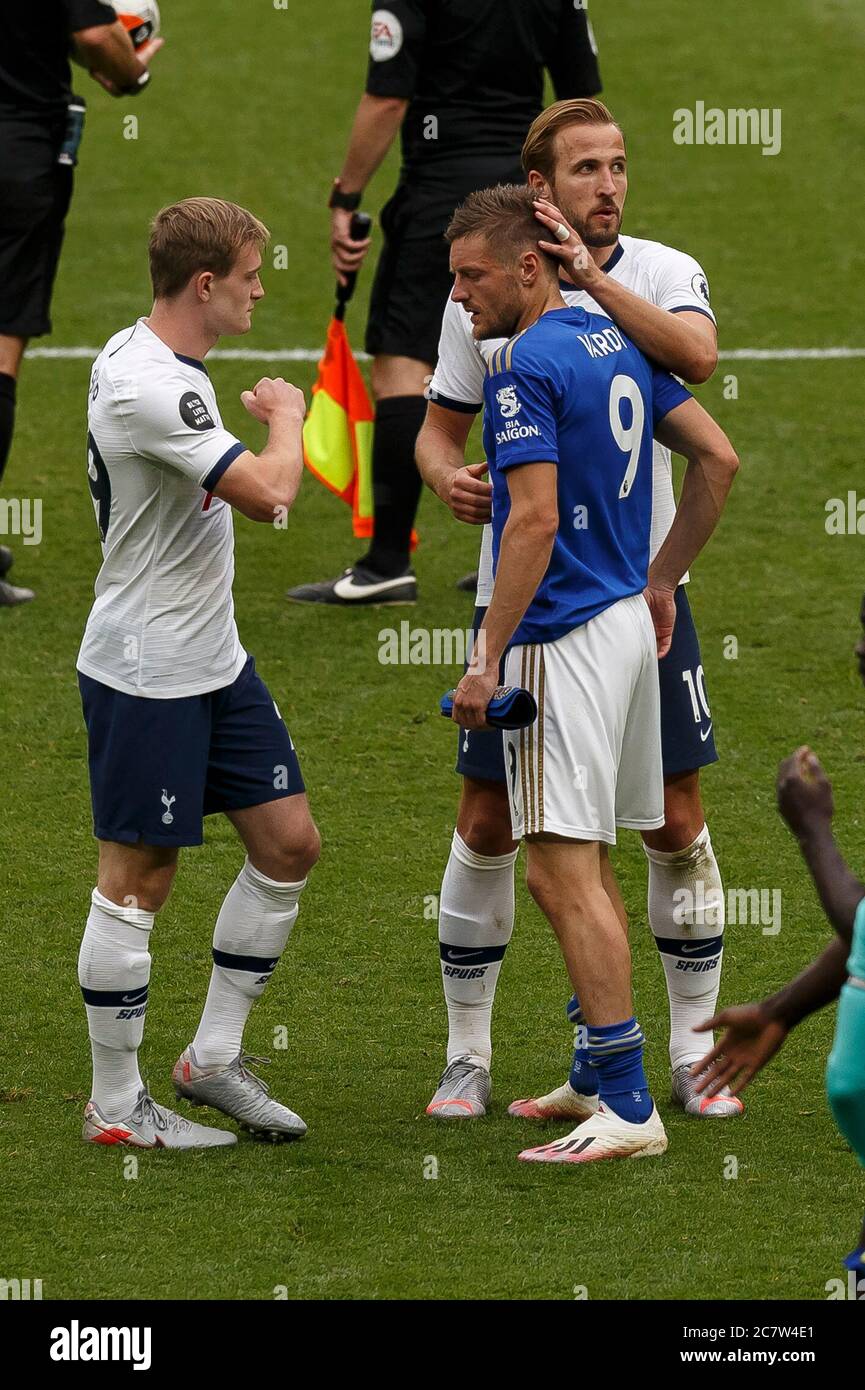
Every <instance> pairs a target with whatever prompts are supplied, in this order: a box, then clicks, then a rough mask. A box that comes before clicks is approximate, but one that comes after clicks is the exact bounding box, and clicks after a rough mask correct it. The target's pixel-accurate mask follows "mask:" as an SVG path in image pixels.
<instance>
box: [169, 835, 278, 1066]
mask: <svg viewBox="0 0 865 1390" xmlns="http://www.w3.org/2000/svg"><path fill="white" fill-rule="evenodd" d="M305 887H306V879H302V880H301V882H300V883H277V882H276V880H275V879H272V878H268V877H267V875H266V874H263V873H260V872H259V870H258V869H256V868H255V867H254V866H253V865H252V864H250V862H249V860H248V859H247V860H246V862H245V863H244V865H243V868H242V869H241V871H240V873H239V874H238V875H237V878H236V879H235V880H234V883H233V884H232V885H231V887H230V888H229V890H228V892H227V894H226V896H225V901H224V902H223V904H222V907H221V908H220V910H219V916H218V917H217V919H216V929H215V931H214V933H213V970H212V971H211V975H210V986H209V988H208V991H207V1000H206V1002H205V1005H204V1012H203V1013H202V1015H201V1022H200V1023H199V1025H198V1032H197V1033H196V1034H195V1037H194V1039H193V1042H192V1047H193V1050H194V1052H195V1057H196V1060H197V1061H198V1062H199V1063H200V1065H201V1066H203V1067H221V1066H226V1065H227V1064H228V1063H229V1062H231V1061H233V1059H234V1058H235V1057H236V1056H237V1055H238V1053H239V1052H240V1050H241V1043H242V1042H243V1029H244V1027H245V1025H246V1020H247V1018H248V1017H249V1011H250V1009H251V1008H252V1006H253V1004H254V1003H255V1001H256V999H257V998H258V997H259V995H260V994H261V993H262V992H263V990H264V987H265V985H266V984H267V982H268V980H269V979H270V976H271V975H272V973H273V971H274V969H275V968H276V966H277V964H278V963H279V957H280V956H281V955H282V952H283V950H284V949H285V945H286V942H287V941H288V938H289V936H290V935H291V929H292V927H293V926H294V924H295V922H296V921H297V913H298V906H297V902H298V898H299V897H300V895H301V893H302V892H303V890H304V888H305Z"/></svg>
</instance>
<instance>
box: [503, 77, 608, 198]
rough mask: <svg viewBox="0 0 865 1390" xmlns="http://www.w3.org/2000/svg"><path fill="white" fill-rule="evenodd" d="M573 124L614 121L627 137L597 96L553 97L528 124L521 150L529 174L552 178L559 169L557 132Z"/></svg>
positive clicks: (604, 123)
mask: <svg viewBox="0 0 865 1390" xmlns="http://www.w3.org/2000/svg"><path fill="white" fill-rule="evenodd" d="M572 125H614V126H615V127H616V130H618V132H619V134H620V135H622V138H623V139H624V133H623V132H622V127H621V126H620V125H619V123H618V121H617V120H615V118H614V116H613V113H612V111H610V109H609V107H607V106H605V105H604V103H603V102H602V101H596V100H595V99H594V97H573V98H571V99H569V100H568V101H554V102H553V104H552V106H548V107H547V108H546V110H545V111H542V112H541V114H540V115H539V116H536V117H535V119H534V120H533V121H532V123H531V125H530V126H529V133H528V135H527V136H526V139H525V144H524V145H523V152H522V156H521V159H522V165H523V169H524V170H525V173H526V178H528V176H529V174H530V172H531V170H532V169H537V171H538V173H539V174H543V176H544V178H545V179H546V180H547V183H550V182H552V178H553V175H554V173H555V170H556V136H557V135H558V134H559V132H560V131H562V130H566V129H567V128H568V126H572Z"/></svg>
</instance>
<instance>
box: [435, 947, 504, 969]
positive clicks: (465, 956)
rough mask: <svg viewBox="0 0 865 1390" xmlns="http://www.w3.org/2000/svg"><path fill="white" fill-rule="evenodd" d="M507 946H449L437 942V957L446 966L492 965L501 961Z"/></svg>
mask: <svg viewBox="0 0 865 1390" xmlns="http://www.w3.org/2000/svg"><path fill="white" fill-rule="evenodd" d="M507 949H508V948H507V946H478V947H477V948H476V949H475V948H474V947H471V946H451V945H450V944H449V942H447V941H440V942H439V955H440V957H441V959H442V960H443V961H444V962H445V964H446V965H492V964H493V963H494V962H495V961H499V960H503V959H504V954H505V951H506V950H507Z"/></svg>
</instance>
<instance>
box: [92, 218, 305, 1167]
mask: <svg viewBox="0 0 865 1390" xmlns="http://www.w3.org/2000/svg"><path fill="white" fill-rule="evenodd" d="M267 236H268V232H267V229H266V228H265V227H264V226H263V225H262V224H261V223H260V222H259V221H258V219H257V218H255V217H253V216H252V214H251V213H248V212H247V211H245V209H243V208H239V207H237V206H236V205H235V204H233V203H226V202H223V201H221V200H219V199H215V198H189V199H186V200H184V201H183V202H181V203H177V204H175V205H174V206H172V207H168V208H164V209H163V210H162V212H160V213H159V214H158V216H157V217H156V218H155V220H154V222H153V226H152V229H151V237H150V269H151V278H152V281H153V290H154V304H153V308H152V310H151V312H150V315H149V316H148V317H147V318H141V319H139V320H138V322H137V323H135V324H133V325H132V326H131V327H128V328H124V329H123V330H122V331H121V332H120V333H116V334H115V335H114V337H113V338H111V339H110V341H109V342H108V343H107V344H106V345H105V347H104V348H103V350H102V352H101V353H100V355H99V357H98V358H97V360H96V362H95V364H94V367H93V372H92V375H91V380H90V401H89V409H88V473H89V479H90V490H91V493H92V495H93V502H94V506H95V509H96V517H97V523H98V527H99V533H100V537H101V541H102V551H103V564H102V568H101V570H100V572H99V576H98V578H97V581H96V600H95V602H94V604H93V608H92V610H91V613H90V617H89V619H88V621H87V627H86V630H85V633H84V638H83V641H82V643H81V649H80V652H79V655H78V679H79V684H80V688H81V697H82V704H83V708H84V717H85V721H86V724H87V732H88V743H89V764H90V785H91V796H92V803H93V820H94V833H95V835H96V837H97V839H98V841H99V874H98V882H97V887H96V888H95V889H94V891H93V894H92V901H91V907H90V915H89V917H88V919H87V926H86V929H85V932H84V938H83V940H82V943H81V951H80V955H79V960H78V978H79V983H80V985H81V990H82V994H83V996H84V1003H85V1007H86V1011H87V1021H88V1029H89V1033H90V1042H91V1051H92V1057H93V1086H92V1091H91V1098H90V1100H89V1102H88V1104H87V1106H86V1108H85V1119H84V1138H85V1139H86V1140H88V1141H90V1142H93V1143H96V1144H105V1145H114V1144H120V1145H126V1146H129V1147H134V1148H150V1149H152V1148H180V1149H189V1148H198V1147H209V1146H213V1145H225V1144H233V1143H235V1142H236V1139H237V1136H236V1134H235V1133H234V1132H233V1131H228V1130H224V1129H216V1128H210V1127H207V1126H204V1125H200V1124H193V1123H191V1122H190V1121H189V1120H188V1119H186V1118H185V1117H184V1116H182V1115H179V1114H177V1113H175V1112H174V1111H172V1110H169V1109H167V1108H166V1107H165V1106H163V1105H160V1104H158V1103H157V1102H156V1101H155V1100H154V1099H153V1098H152V1097H151V1096H150V1094H149V1091H148V1090H147V1088H146V1087H145V1085H144V1083H143V1081H142V1079H141V1074H140V1072H139V1069H138V1048H139V1045H140V1043H141V1040H142V1035H143V1031H144V1015H145V1011H146V1007H147V992H148V983H149V979H150V953H149V939H150V932H151V929H152V927H153V922H154V916H155V914H156V913H157V912H158V911H159V909H160V908H161V907H162V906H163V904H164V902H165V900H166V899H167V897H168V894H169V891H170V888H171V883H172V880H173V878H174V874H175V871H176V868H177V860H178V852H179V849H180V847H181V846H184V845H200V844H201V843H202V828H203V817H204V816H206V815H213V814H215V813H217V812H221V813H223V814H224V815H226V816H227V817H228V819H229V820H230V821H231V823H232V825H233V826H234V828H235V829H236V831H237V833H238V835H239V836H240V839H241V840H242V842H243V844H244V847H245V849H246V858H245V861H244V864H243V867H242V868H241V870H240V873H239V874H238V876H237V878H236V880H235V882H234V884H233V885H232V886H231V888H230V889H229V891H228V893H227V895H226V897H225V900H224V902H223V904H222V907H221V909H220V912H219V916H218V919H217V922H216V928H215V932H214V936H213V967H212V972H211V979H210V985H209V989H208V994H207V1000H206V1003H205V1006H204V1012H203V1014H202V1016H201V1021H200V1023H199V1025H198V1030H197V1032H196V1034H195V1037H194V1038H193V1040H192V1042H191V1043H190V1044H189V1045H188V1046H187V1047H186V1048H185V1049H184V1050H183V1051H182V1052H181V1054H180V1056H179V1058H178V1060H177V1063H176V1064H175V1067H174V1071H173V1081H174V1087H175V1090H176V1092H177V1094H178V1095H179V1096H182V1097H184V1098H186V1099H188V1100H190V1101H191V1102H192V1103H193V1104H196V1105H209V1106H212V1107H213V1108H214V1109H216V1110H220V1111H222V1112H223V1113H224V1114H226V1115H229V1116H231V1117H232V1118H233V1119H235V1120H236V1121H238V1122H239V1123H240V1124H241V1125H243V1126H245V1127H246V1128H248V1129H250V1130H252V1131H253V1132H257V1133H260V1134H263V1135H266V1136H268V1137H270V1138H282V1139H293V1138H300V1137H302V1135H303V1134H304V1133H305V1132H306V1125H305V1124H304V1122H303V1120H301V1119H300V1117H299V1116H298V1115H296V1114H295V1113H294V1112H293V1111H292V1110H290V1109H289V1108H288V1107H287V1106H285V1105H281V1104H279V1103H278V1102H277V1101H275V1100H273V1099H272V1098H271V1097H270V1095H269V1093H268V1088H267V1086H266V1085H265V1083H264V1082H263V1081H262V1080H261V1079H260V1077H258V1076H257V1075H256V1074H255V1072H254V1071H253V1070H251V1067H250V1063H251V1062H254V1061H256V1060H260V1059H254V1058H250V1057H248V1056H247V1055H246V1054H245V1053H244V1051H243V1047H242V1039H243V1030H244V1025H245V1023H246V1019H247V1016H248V1014H249V1011H250V1009H251V1008H252V1005H253V1002H254V1001H255V999H256V998H257V997H258V996H259V995H260V994H261V993H262V991H263V990H264V988H265V986H266V984H267V982H268V980H269V979H270V976H271V974H272V973H273V970H274V969H275V967H276V966H277V964H278V963H279V958H280V955H281V954H282V951H283V949H284V947H285V945H286V943H287V941H288V937H289V934H290V932H291V929H292V927H293V925H294V923H295V920H296V918H297V914H298V900H299V898H300V895H301V893H302V891H303V888H304V886H305V884H306V877H307V874H308V872H309V870H310V869H311V868H312V866H313V865H314V864H315V862H316V860H317V858H318V853H319V836H318V831H317V829H316V827H315V824H314V822H313V820H312V817H311V815H310V811H309V806H308V804H307V799H306V795H305V792H304V785H303V779H302V777H301V774H300V767H299V764H298V760H297V755H296V753H295V750H294V745H293V744H292V741H291V738H290V736H289V733H288V730H287V728H286V726H285V724H284V723H283V721H282V718H281V717H280V714H279V711H278V710H277V708H276V705H275V704H274V701H273V699H272V697H271V695H270V694H269V693H268V690H267V687H266V686H265V685H264V682H263V681H262V680H261V677H260V676H259V675H258V674H257V673H256V670H255V662H254V660H253V658H252V657H251V656H249V655H248V654H247V652H246V651H244V649H243V647H242V646H241V644H240V641H239V638H238V634H237V628H236V626H235V622H234V605H233V600H232V592H231V588H232V580H233V577H234V529H233V517H232V507H236V508H237V510H238V511H240V512H242V513H243V514H244V515H245V516H248V517H250V518H251V519H252V520H253V521H261V522H271V523H273V522H274V521H275V520H276V519H277V518H283V517H284V516H285V514H286V512H287V511H288V510H289V509H290V508H291V506H292V504H293V502H294V499H295V497H296V495H297V490H298V487H299V485H300V479H301V475H302V471H303V450H302V443H301V428H302V424H303V417H304V399H303V393H302V392H301V391H299V390H297V388H296V387H294V386H291V385H289V384H288V383H287V382H285V381H283V380H282V379H281V378H280V379H277V380H273V381H272V380H269V379H267V378H265V379H263V380H262V381H260V382H259V383H258V385H257V386H256V387H254V389H253V390H252V391H244V393H243V396H242V400H243V404H244V405H245V407H246V409H247V410H248V411H249V413H250V414H251V415H252V416H254V418H255V419H256V420H259V421H260V422H262V423H263V424H266V425H267V426H268V439H267V444H266V445H265V447H264V449H262V451H261V452H260V453H259V454H258V455H255V454H253V453H252V452H251V451H250V450H248V449H247V448H246V447H245V445H244V444H242V443H241V442H240V441H239V440H238V439H236V438H235V436H234V435H233V434H232V433H231V432H230V431H228V430H227V429H225V427H224V426H223V424H222V420H221V418H220V414H219V407H218V405H217V401H216V393H215V391H214V389H213V385H212V383H211V381H210V377H209V376H208V373H207V368H206V367H205V365H204V358H205V357H206V355H207V353H208V352H209V351H210V349H211V348H212V347H214V345H215V344H216V343H217V342H218V340H219V338H220V337H221V336H222V335H224V334H230V335H233V334H238V333H245V332H247V331H248V329H249V327H250V325H251V318H252V311H253V308H254V306H255V304H256V302H257V301H258V300H259V299H261V297H262V295H263V294H264V291H263V289H262V286H261V281H260V279H259V270H260V267H261V252H262V248H263V246H264V244H265V242H266V240H267Z"/></svg>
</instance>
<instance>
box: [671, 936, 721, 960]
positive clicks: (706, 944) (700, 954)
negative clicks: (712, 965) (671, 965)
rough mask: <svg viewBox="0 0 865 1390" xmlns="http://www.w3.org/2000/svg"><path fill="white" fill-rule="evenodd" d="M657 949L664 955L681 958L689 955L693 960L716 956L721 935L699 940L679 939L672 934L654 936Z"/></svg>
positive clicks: (718, 952) (719, 946)
mask: <svg viewBox="0 0 865 1390" xmlns="http://www.w3.org/2000/svg"><path fill="white" fill-rule="evenodd" d="M655 941H656V943H657V947H658V950H659V951H660V952H661V954H662V955H664V956H681V957H682V959H685V960H686V959H688V958H689V957H690V958H691V959H694V960H705V958H706V957H707V956H717V955H719V954H720V952H721V950H722V948H723V945H724V938H723V936H707V937H704V938H703V939H702V940H700V941H695V940H694V939H693V938H689V939H687V940H684V941H680V940H679V939H678V937H674V936H656V937H655Z"/></svg>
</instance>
